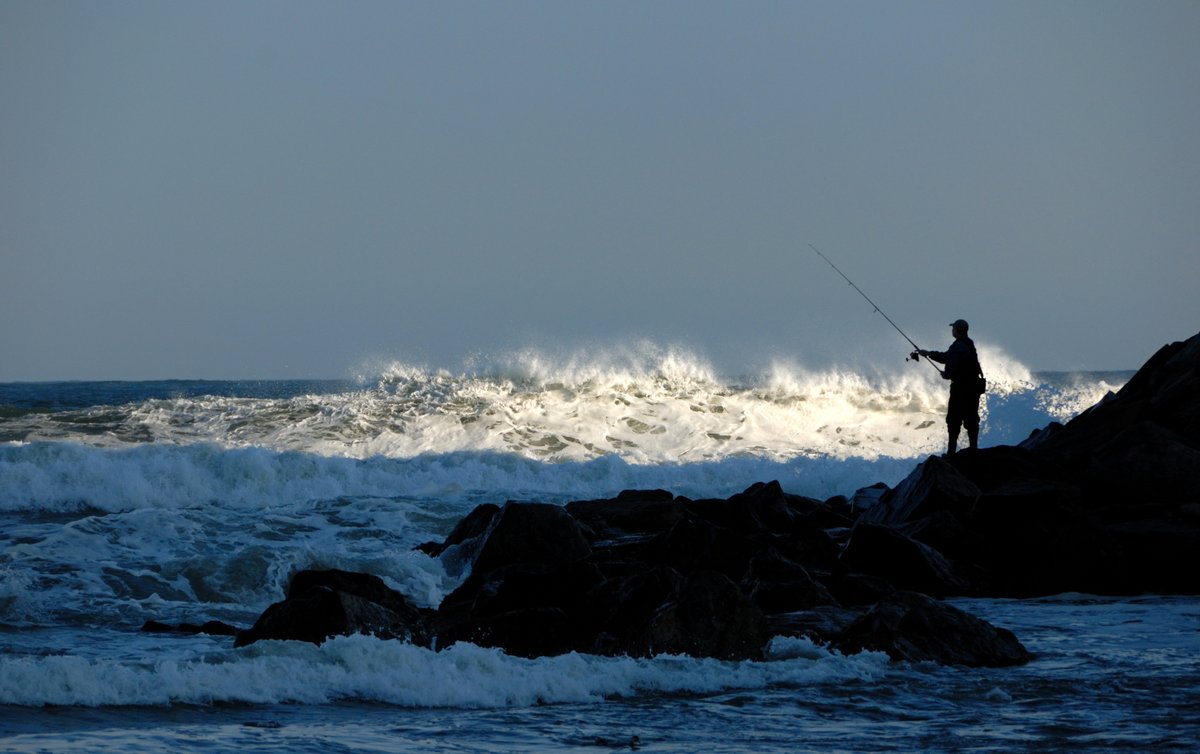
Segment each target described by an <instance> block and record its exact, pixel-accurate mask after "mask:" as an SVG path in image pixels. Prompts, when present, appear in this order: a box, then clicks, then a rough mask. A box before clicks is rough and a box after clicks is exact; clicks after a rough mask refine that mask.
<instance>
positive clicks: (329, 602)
mask: <svg viewBox="0 0 1200 754" xmlns="http://www.w3.org/2000/svg"><path fill="white" fill-rule="evenodd" d="M419 549H421V550H423V551H424V552H426V553H427V554H429V555H430V556H432V557H439V558H441V559H443V561H444V562H445V563H446V564H447V567H448V570H449V571H451V572H453V573H464V574H465V578H464V580H463V582H462V584H461V585H460V586H459V587H458V588H457V589H456V590H454V592H453V593H451V594H450V595H448V596H447V597H446V598H445V600H444V601H443V602H442V604H441V605H440V606H439V608H438V609H437V610H436V611H434V610H418V609H416V608H414V607H412V606H411V605H410V604H409V603H408V601H407V600H406V599H405V598H404V596H403V595H401V594H399V593H397V592H395V591H393V590H391V589H389V588H388V587H387V586H386V585H384V584H383V582H382V581H380V580H379V579H377V578H375V577H371V576H366V575H362V574H347V573H344V572H337V571H326V572H303V573H301V574H298V575H297V576H296V577H295V578H294V579H293V580H292V584H291V587H290V589H289V593H288V596H287V598H286V599H285V600H284V601H282V602H280V603H276V604H275V605H272V606H271V607H270V608H268V609H267V611H266V612H264V613H263V615H262V617H261V618H259V620H258V622H257V623H256V624H255V625H254V627H253V628H251V629H250V630H248V631H245V632H242V633H241V634H240V635H239V636H238V640H237V641H238V644H239V645H245V644H248V643H250V642H253V641H257V640H260V639H268V638H274V639H300V640H305V641H313V642H317V643H319V642H321V641H324V640H325V639H326V638H328V637H330V636H334V635H339V634H348V633H372V634H375V635H378V636H383V637H389V638H397V639H401V640H405V641H411V642H414V643H418V644H423V645H426V646H431V647H435V648H436V647H444V646H448V645H449V644H451V643H454V642H456V641H469V642H473V643H476V644H479V645H482V646H493V647H499V648H502V649H504V650H505V651H506V652H509V653H511V654H516V655H522V656H530V657H532V656H539V655H548V654H560V653H564V652H571V651H579V652H590V653H597V654H608V655H630V656H651V655H655V654H662V653H668V654H691V655H697V656H705V657H719V658H723V659H746V658H755V657H759V656H760V655H761V653H762V651H763V648H764V646H765V644H766V642H767V640H768V639H769V638H770V637H771V636H773V635H780V634H797V635H799V634H803V635H808V636H811V637H813V638H815V639H817V640H820V641H823V642H826V643H827V644H829V645H830V646H832V647H835V648H837V649H840V650H841V651H844V652H854V651H860V650H863V649H870V650H876V651H883V652H887V653H888V655H889V656H891V657H892V658H894V659H897V660H906V661H933V662H940V663H946V664H961V665H971V666H1004V665H1012V664H1018V663H1021V662H1025V661H1026V660H1028V658H1029V655H1028V653H1027V652H1026V651H1025V649H1024V648H1023V647H1022V646H1021V645H1020V642H1019V641H1018V640H1017V639H1016V637H1014V636H1013V635H1012V634H1011V633H1010V632H1008V631H1005V630H1004V629H1001V628H996V627H994V626H991V625H989V624H987V623H986V622H984V621H981V620H979V619H977V618H974V617H972V616H970V615H968V614H966V613H964V612H963V611H962V610H959V609H957V608H954V607H952V606H950V605H947V604H945V603H943V602H939V601H937V600H936V599H933V597H951V596H962V595H973V596H1030V595H1045V594H1054V593H1059V592H1065V591H1082V592H1093V593H1107V594H1119V593H1126V594H1127V593H1137V592H1143V591H1160V592H1186V593H1193V594H1194V593H1200V335H1197V336H1195V337H1193V338H1191V339H1189V340H1188V341H1186V342H1182V343H1175V344H1172V345H1169V346H1165V347H1164V348H1163V349H1162V350H1160V351H1159V352H1158V353H1157V354H1156V355H1155V356H1154V357H1153V358H1152V359H1150V361H1149V362H1147V364H1146V365H1145V366H1144V367H1143V368H1142V369H1141V370H1140V371H1139V372H1138V373H1137V374H1136V375H1135V377H1134V378H1133V379H1131V380H1130V382H1129V383H1128V384H1127V385H1126V386H1125V387H1124V388H1122V389H1121V391H1120V392H1118V393H1116V394H1115V395H1110V396H1108V397H1107V398H1106V399H1105V400H1103V401H1101V402H1100V403H1099V404H1097V405H1096V406H1095V407H1093V408H1092V409H1090V410H1089V411H1086V412H1084V413H1083V414H1081V415H1080V416H1078V417H1076V418H1075V419H1073V420H1072V421H1071V422H1068V423H1067V424H1066V425H1052V426H1050V427H1048V428H1046V429H1045V430H1041V431H1039V432H1036V433H1034V435H1033V436H1031V437H1030V438H1029V440H1027V441H1026V442H1024V443H1022V444H1021V445H1020V446H1018V447H996V448H985V449H983V450H978V451H965V452H961V453H958V454H956V455H955V456H954V457H953V458H952V459H942V458H936V457H931V458H928V459H926V460H925V461H924V462H922V463H921V464H919V465H918V466H917V467H916V468H915V469H914V470H913V472H912V473H911V474H910V475H909V476H908V478H906V479H905V480H903V481H902V482H901V483H900V484H898V485H897V486H896V487H895V488H888V487H886V485H874V486H872V487H869V488H866V489H863V490H859V491H858V492H856V493H854V494H853V495H852V496H849V497H843V496H839V497H836V498H831V499H830V500H826V501H820V500H814V499H811V498H805V497H799V496H795V495H789V494H787V493H785V492H784V491H783V490H782V489H781V487H780V486H779V484H778V483H777V482H770V483H765V484H764V483H759V484H755V485H753V486H752V487H750V488H749V489H747V490H746V491H745V492H743V493H740V494H737V495H734V496H732V497H730V498H728V499H725V500H712V499H705V500H691V499H688V498H684V497H675V496H673V495H672V494H671V493H669V492H666V491H663V490H643V491H638V490H632V491H626V492H623V493H621V494H620V495H618V496H617V497H616V498H614V499H612V500H590V501H579V502H573V503H569V504H567V505H566V506H562V507H560V506H554V505H542V504H536V503H515V502H509V503H506V504H505V505H503V506H498V505H492V504H488V505H481V506H479V507H478V508H476V509H475V510H474V511H472V512H471V513H470V514H469V515H468V516H466V517H465V518H464V519H463V520H462V521H461V522H460V523H459V524H458V526H456V527H455V529H454V530H453V531H452V532H451V533H450V534H449V535H448V536H447V537H446V539H445V540H444V541H442V542H431V543H427V544H425V545H421V546H420V548H419ZM151 630H152V629H151Z"/></svg>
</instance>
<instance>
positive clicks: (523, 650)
mask: <svg viewBox="0 0 1200 754" xmlns="http://www.w3.org/2000/svg"><path fill="white" fill-rule="evenodd" d="M603 580H604V579H603V576H602V575H601V573H600V570H599V569H598V568H597V567H596V566H595V565H593V564H590V563H583V562H575V563H514V564H509V565H506V566H501V567H499V568H493V569H488V570H483V571H480V570H476V571H475V572H473V573H472V574H471V575H470V576H469V577H468V578H467V580H466V581H464V582H463V583H462V584H461V585H460V586H459V587H458V588H457V589H455V590H454V591H453V592H451V593H450V594H449V595H447V597H446V598H445V599H444V600H443V601H442V604H441V606H440V607H439V608H438V613H437V646H439V647H444V646H448V645H450V644H453V643H454V642H457V641H469V642H471V643H473V644H478V645H480V646H489V647H500V648H502V649H504V650H505V651H507V652H509V653H510V654H516V655H521V656H536V655H537V654H545V655H551V654H562V653H563V652H569V651H573V650H580V651H585V650H586V649H587V648H588V647H589V646H590V645H591V644H592V639H591V636H590V634H589V633H588V632H589V631H590V630H591V629H590V627H589V625H588V624H589V621H588V620H587V614H588V611H589V610H590V609H591V605H590V604H589V603H588V601H587V595H588V593H589V592H590V591H591V590H593V589H594V588H595V587H596V586H597V585H599V584H600V583H602V582H603Z"/></svg>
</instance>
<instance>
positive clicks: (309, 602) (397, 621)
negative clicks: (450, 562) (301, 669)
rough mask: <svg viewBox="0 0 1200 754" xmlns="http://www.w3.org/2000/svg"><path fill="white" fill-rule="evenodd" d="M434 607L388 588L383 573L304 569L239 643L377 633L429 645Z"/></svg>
mask: <svg viewBox="0 0 1200 754" xmlns="http://www.w3.org/2000/svg"><path fill="white" fill-rule="evenodd" d="M428 617H429V616H428V611H423V610H420V609H418V608H416V607H414V606H413V605H412V604H410V603H409V601H408V599H407V598H406V597H405V596H404V595H403V594H401V593H400V592H397V591H396V590H394V589H392V588H390V587H388V586H387V585H386V584H384V583H383V580H382V579H380V578H379V577H378V576H372V575H370V574H365V573H352V572H349V571H339V570H327V571H311V570H309V571H300V572H299V573H297V574H296V575H295V576H293V577H292V580H291V583H290V584H289V585H288V591H287V597H286V599H284V600H283V601H282V602H277V603H275V604H274V605H271V606H270V607H268V608H267V609H266V611H265V612H264V613H263V614H262V615H261V616H259V618H258V621H257V622H255V624H254V626H252V627H251V628H250V629H249V630H247V631H242V632H240V633H239V634H238V638H237V641H236V643H235V646H238V647H241V646H245V645H247V644H252V643H254V642H256V641H261V640H263V639H295V640H299V641H308V642H312V643H313V644H321V643H323V642H324V641H325V640H326V639H329V638H331V637H333V636H351V635H353V634H372V635H374V636H378V637H380V638H384V639H400V640H402V641H407V642H411V643H413V644H419V645H422V646H428V644H429V641H430V635H431V634H430V628H429V625H428Z"/></svg>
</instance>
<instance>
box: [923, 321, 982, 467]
mask: <svg viewBox="0 0 1200 754" xmlns="http://www.w3.org/2000/svg"><path fill="white" fill-rule="evenodd" d="M967 329H968V325H967V322H966V320H963V319H956V320H954V322H953V323H951V325H950V331H951V332H952V333H953V334H954V342H953V343H951V344H950V347H949V348H948V349H946V350H945V351H924V350H921V349H918V350H917V352H916V353H917V354H920V355H921V356H924V357H925V358H927V359H929V360H931V361H936V362H937V363H939V364H945V365H946V368H945V369H942V370H940V371H941V373H942V379H945V380H950V405H949V407H948V408H947V409H946V428H947V430H948V431H949V435H950V438H949V439H950V443H949V448H948V450H947V451H946V457H947V458H949V457H951V456H953V455H954V453H955V451H956V450H958V434H959V429H960V428H961V427H966V428H967V441H968V442H969V444H970V447H971V449H972V450H975V449H977V448H978V447H979V396H981V395H983V392H984V390H985V389H986V383H985V382H984V379H983V368H982V367H981V366H980V365H979V354H978V353H976V351H975V342H974V341H972V340H971V339H970V338H969V337H967Z"/></svg>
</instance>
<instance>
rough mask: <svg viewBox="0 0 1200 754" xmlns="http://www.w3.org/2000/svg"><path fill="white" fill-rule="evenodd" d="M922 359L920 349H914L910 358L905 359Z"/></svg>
mask: <svg viewBox="0 0 1200 754" xmlns="http://www.w3.org/2000/svg"><path fill="white" fill-rule="evenodd" d="M920 360H921V352H920V351H913V352H912V353H910V354H909V355H908V358H906V359H905V361H920Z"/></svg>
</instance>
